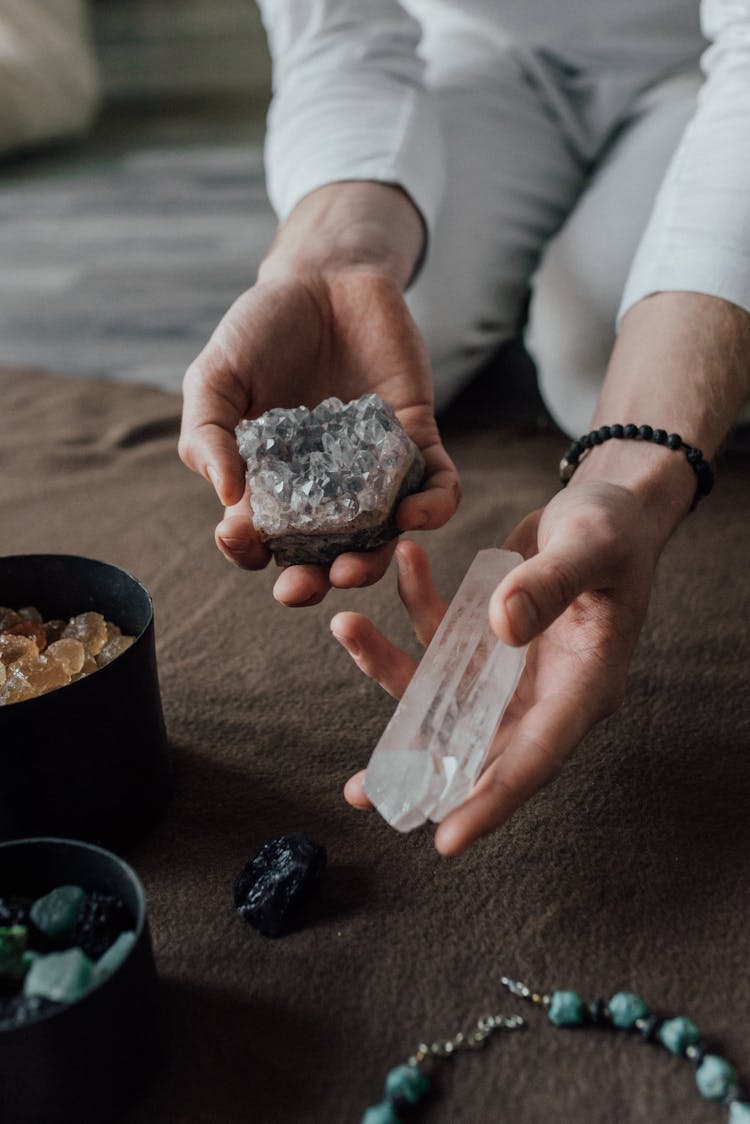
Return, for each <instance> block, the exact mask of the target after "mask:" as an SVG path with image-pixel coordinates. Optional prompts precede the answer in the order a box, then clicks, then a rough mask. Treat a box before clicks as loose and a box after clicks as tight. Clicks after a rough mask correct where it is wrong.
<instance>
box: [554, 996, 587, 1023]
mask: <svg viewBox="0 0 750 1124" xmlns="http://www.w3.org/2000/svg"><path fill="white" fill-rule="evenodd" d="M547 1015H548V1017H549V1020H550V1022H553V1023H554V1024H555V1026H580V1025H581V1023H582V1022H583V1021H584V1019H585V1018H586V1004H585V1003H584V1002H583V1000H582V999H581V997H580V995H579V994H578V992H577V991H553V992H552V998H551V1000H550V1005H549V1010H548V1011H547Z"/></svg>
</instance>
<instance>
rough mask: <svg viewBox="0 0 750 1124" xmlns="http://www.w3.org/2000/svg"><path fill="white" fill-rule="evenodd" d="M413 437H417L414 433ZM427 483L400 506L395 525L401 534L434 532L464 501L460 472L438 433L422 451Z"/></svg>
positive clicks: (407, 497)
mask: <svg viewBox="0 0 750 1124" xmlns="http://www.w3.org/2000/svg"><path fill="white" fill-rule="evenodd" d="M411 436H412V437H413V438H414V434H411ZM422 455H423V456H424V461H425V481H424V484H423V487H422V491H420V492H414V493H413V495H411V496H406V498H405V499H403V500H402V501H401V503H400V504H399V506H398V511H397V512H396V524H397V526H398V528H399V530H401V531H420V530H425V531H427V530H430V531H431V530H435V528H437V527H442V526H443V524H444V523H447V522H448V520H449V519H450V517H451V516H452V515H453V514H455V511H456V508H457V507H458V505H459V502H460V500H461V483H460V481H459V478H458V471H457V469H456V466H455V465H454V463H453V461H452V460H451V459H450V457H449V456H448V454H447V453H446V451H445V449H444V448H443V444H442V442H441V440H440V438H439V437H438V436H437V431H435V438H434V441H433V443H432V444H430V445H429V446H427V447H423V448H422Z"/></svg>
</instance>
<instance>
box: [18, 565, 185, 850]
mask: <svg viewBox="0 0 750 1124" xmlns="http://www.w3.org/2000/svg"><path fill="white" fill-rule="evenodd" d="M0 605H8V606H10V607H12V608H19V607H21V606H23V605H34V606H36V608H37V609H39V611H40V612H41V613H42V615H43V617H44V619H45V620H51V619H61V618H66V619H67V618H68V617H71V616H74V615H75V614H77V613H82V612H85V611H87V610H94V611H96V612H99V613H102V614H103V616H104V617H105V618H106V619H107V620H109V621H112V622H113V623H114V624H117V625H119V627H120V628H121V629H122V631H123V633H125V634H129V635H131V636H135V637H136V640H135V643H134V644H133V645H132V646H131V647H130V648H128V650H127V651H125V652H123V653H122V655H120V656H118V657H117V658H116V659H114V660H113V661H112V663H110V664H108V665H107V666H106V667H103V668H101V669H100V670H99V671H96V672H94V673H93V674H91V675H89V676H87V677H86V678H84V679H79V680H78V681H77V682H75V683H70V684H69V685H68V686H67V687H61V688H59V690H56V691H51V692H50V693H49V694H47V695H41V696H40V697H39V698H36V699H28V700H27V701H25V702H18V703H12V704H11V705H9V706H3V707H0V839H15V838H20V837H23V836H32V835H65V836H72V837H74V838H77V839H88V840H92V841H95V842H103V843H106V844H115V845H121V844H123V843H127V842H130V841H132V840H134V839H136V838H138V837H139V836H141V835H143V834H144V833H145V832H146V831H147V830H148V829H149V828H150V827H151V826H152V824H153V823H154V822H155V820H156V819H157V818H158V816H159V814H160V813H161V812H162V810H163V809H164V806H165V804H166V802H167V800H168V798H169V795H170V791H171V773H170V768H169V761H168V757H167V751H166V734H165V730H164V718H163V716H162V709H161V698H160V695H159V682H158V678H157V672H156V651H155V647H154V619H153V606H152V604H151V598H150V596H149V593H148V591H147V590H146V589H145V588H144V587H143V586H142V585H141V583H140V582H139V581H137V580H136V579H135V578H134V577H132V576H131V575H130V574H128V573H126V571H125V570H121V569H120V568H119V567H118V566H112V565H110V564H108V563H106V562H97V561H95V560H94V559H91V558H79V557H77V556H75V555H66V554H26V555H16V556H14V557H8V558H0Z"/></svg>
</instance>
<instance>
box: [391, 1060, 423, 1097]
mask: <svg viewBox="0 0 750 1124" xmlns="http://www.w3.org/2000/svg"><path fill="white" fill-rule="evenodd" d="M429 1091H430V1083H429V1081H428V1080H427V1078H426V1077H425V1075H424V1074H423V1073H422V1071H421V1069H419V1067H418V1066H416V1065H397V1066H396V1068H395V1069H392V1070H391V1071H390V1072H389V1073H388V1074H387V1075H386V1079H385V1095H386V1097H390V1098H391V1100H397V1099H398V1098H399V1097H401V1098H403V1099H404V1100H405V1101H408V1103H409V1104H418V1103H419V1101H421V1100H422V1097H424V1096H425V1094H427V1093H428V1092H429Z"/></svg>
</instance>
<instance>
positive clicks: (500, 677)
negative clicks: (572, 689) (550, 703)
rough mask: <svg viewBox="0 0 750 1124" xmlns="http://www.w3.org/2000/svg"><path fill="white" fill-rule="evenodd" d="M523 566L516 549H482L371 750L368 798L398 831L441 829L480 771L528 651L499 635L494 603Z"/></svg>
mask: <svg viewBox="0 0 750 1124" xmlns="http://www.w3.org/2000/svg"><path fill="white" fill-rule="evenodd" d="M521 561H523V559H522V558H521V555H520V554H516V553H514V552H513V551H508V550H496V549H491V550H480V551H479V553H478V554H477V556H476V557H475V559H474V561H473V562H472V564H471V566H470V567H469V570H468V571H467V573H466V576H465V577H464V579H463V581H462V582H461V585H460V586H459V588H458V591H457V593H456V595H455V597H454V598H453V600H452V602H451V603H450V605H449V606H448V609H447V611H446V614H445V616H444V617H443V620H442V621H441V623H440V625H439V627H438V629H437V632H436V633H435V635H434V637H433V638H432V641H431V642H430V645H429V647H428V648H427V650H426V652H425V654H424V655H423V657H422V660H421V663H420V664H419V667H418V668H417V670H416V672H415V673H414V676H413V677H412V679H411V682H410V683H409V686H408V687H407V689H406V691H405V693H404V695H403V697H402V699H401V701H400V702H399V704H398V706H397V708H396V711H395V713H394V715H393V717H392V718H391V720H390V722H389V723H388V725H387V726H386V728H385V731H384V733H383V736H382V737H381V739H380V741H379V742H378V744H377V746H376V747H375V750H374V751H373V754H372V757H371V758H370V763H369V765H368V767H367V772H366V774H365V785H364V787H365V792H366V794H367V796H368V797H369V799H370V800H371V801H372V803H373V804H374V805H375V807H376V808H377V809H378V811H379V812H380V814H381V815H382V816H383V818H384V819H385V820H387V822H388V823H389V824H391V826H392V827H395V828H397V830H399V831H411V830H412V829H413V828H415V827H418V826H419V825H420V824H422V823H424V822H425V821H426V820H428V819H430V820H433V821H434V822H435V823H439V822H440V820H442V819H443V818H444V817H445V816H446V815H447V814H448V813H449V812H450V811H452V810H453V809H454V808H456V807H458V805H459V804H461V803H462V802H463V801H464V800H465V799H466V797H467V796H468V795H469V793H470V791H471V789H472V787H473V786H474V784H475V782H476V780H477V778H478V777H479V775H480V773H481V771H482V769H483V767H484V764H485V761H486V758H487V754H488V752H489V749H490V746H491V744H492V740H493V738H494V736H495V734H496V732H497V729H498V727H499V725H500V722H501V720H502V717H503V714H504V713H505V709H506V707H507V705H508V703H509V702H510V700H511V699H512V697H513V694H514V693H515V690H516V687H517V686H518V681H519V679H520V677H521V673H522V671H523V666H524V660H525V651H526V650H525V648H513V647H510V645H508V644H503V643H502V642H501V641H500V640H498V639H497V637H496V636H495V634H494V632H493V631H492V629H491V627H490V623H489V616H488V607H489V600H490V596H491V594H492V592H493V590H494V589H495V588H496V587H497V586H498V585H499V584H500V582H501V581H502V580H503V578H504V577H505V576H506V574H508V573H510V571H511V570H512V569H513V567H514V566H516V565H518V563H519V562H521Z"/></svg>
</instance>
